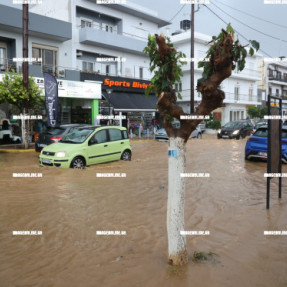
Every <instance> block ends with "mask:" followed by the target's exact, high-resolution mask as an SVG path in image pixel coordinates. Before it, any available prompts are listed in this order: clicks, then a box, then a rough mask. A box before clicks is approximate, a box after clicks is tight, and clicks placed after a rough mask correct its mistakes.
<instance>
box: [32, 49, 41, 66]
mask: <svg viewBox="0 0 287 287" xmlns="http://www.w3.org/2000/svg"><path fill="white" fill-rule="evenodd" d="M41 52H42V51H41V49H40V48H32V58H33V59H36V61H33V65H41V60H40V59H42V54H41Z"/></svg>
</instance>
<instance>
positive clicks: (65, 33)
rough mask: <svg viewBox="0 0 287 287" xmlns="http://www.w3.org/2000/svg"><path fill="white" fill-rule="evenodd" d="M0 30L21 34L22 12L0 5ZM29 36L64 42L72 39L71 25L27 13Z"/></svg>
mask: <svg viewBox="0 0 287 287" xmlns="http://www.w3.org/2000/svg"><path fill="white" fill-rule="evenodd" d="M0 29H3V30H4V31H11V32H14V33H15V32H16V33H22V10H21V9H17V8H13V7H9V6H5V5H1V4H0ZM29 35H31V36H36V37H44V38H45V39H51V40H58V41H66V40H69V39H72V23H69V22H65V21H60V20H57V19H54V18H50V17H46V16H41V15H38V14H35V13H31V12H29Z"/></svg>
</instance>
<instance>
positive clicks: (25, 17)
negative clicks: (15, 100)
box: [22, 4, 29, 91]
mask: <svg viewBox="0 0 287 287" xmlns="http://www.w3.org/2000/svg"><path fill="white" fill-rule="evenodd" d="M28 9H29V4H23V11H22V13H23V58H24V59H25V58H28V21H29V15H28ZM22 70H23V83H24V87H25V88H26V90H27V91H28V90H29V81H28V78H29V67H28V62H27V61H23V63H22Z"/></svg>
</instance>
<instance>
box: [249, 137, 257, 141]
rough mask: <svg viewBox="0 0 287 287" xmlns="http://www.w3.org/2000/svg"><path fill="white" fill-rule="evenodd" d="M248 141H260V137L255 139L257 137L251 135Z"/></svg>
mask: <svg viewBox="0 0 287 287" xmlns="http://www.w3.org/2000/svg"><path fill="white" fill-rule="evenodd" d="M247 141H248V142H250V141H258V139H255V138H253V137H250V138H249V139H248V140H247Z"/></svg>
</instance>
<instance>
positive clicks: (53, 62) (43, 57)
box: [32, 44, 58, 73]
mask: <svg viewBox="0 0 287 287" xmlns="http://www.w3.org/2000/svg"><path fill="white" fill-rule="evenodd" d="M57 54H58V48H57V47H49V46H44V45H38V44H32V57H33V58H37V59H38V61H36V62H33V64H39V62H41V61H42V67H43V71H44V72H49V73H55V72H57V65H58V64H57V63H58V60H57Z"/></svg>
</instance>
